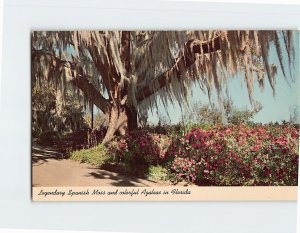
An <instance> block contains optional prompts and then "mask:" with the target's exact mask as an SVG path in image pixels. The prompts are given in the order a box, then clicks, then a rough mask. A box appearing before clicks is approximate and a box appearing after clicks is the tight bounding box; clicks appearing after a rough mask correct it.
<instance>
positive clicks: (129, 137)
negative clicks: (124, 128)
mask: <svg viewBox="0 0 300 233" xmlns="http://www.w3.org/2000/svg"><path fill="white" fill-rule="evenodd" d="M170 144H171V139H169V138H168V137H167V136H166V135H163V134H157V133H150V132H148V131H146V130H138V131H135V132H131V133H128V134H126V135H125V136H124V137H118V138H115V139H114V140H113V141H111V142H110V143H109V144H108V150H109V151H110V153H111V154H112V155H113V157H114V161H115V162H118V163H120V162H123V163H125V164H126V165H127V166H128V170H131V172H133V173H135V171H136V170H137V169H138V167H139V168H140V169H142V168H143V167H145V166H148V167H149V166H150V165H157V164H160V163H161V162H162V161H164V159H165V154H166V152H167V149H168V147H169V145H170Z"/></svg>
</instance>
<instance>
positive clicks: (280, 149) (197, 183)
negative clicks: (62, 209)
mask: <svg viewBox="0 0 300 233" xmlns="http://www.w3.org/2000/svg"><path fill="white" fill-rule="evenodd" d="M298 41H299V31H291V30H206V31H203V30H202V31H201V30H199V31H191V30H186V31H183V30H182V31H32V33H31V93H32V96H31V114H32V115H31V130H32V132H31V133H32V153H31V156H32V159H31V161H32V199H33V200H34V201H216V200H218V201H221V200H231V201H232V200H233V201H234V200H236V201H239V200H296V198H297V185H298V160H299V122H300V117H299V107H300V105H299V99H300V94H299V93H300V91H299V81H300V77H299V66H298V64H299V43H298Z"/></svg>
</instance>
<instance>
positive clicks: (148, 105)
mask: <svg viewBox="0 0 300 233" xmlns="http://www.w3.org/2000/svg"><path fill="white" fill-rule="evenodd" d="M271 46H274V48H275V50H276V54H277V57H278V60H279V64H280V67H279V69H280V70H281V71H282V73H283V76H284V77H285V78H286V79H288V78H290V77H291V75H290V74H289V73H288V70H287V69H289V70H291V66H292V64H293V62H294V47H293V32H292V31H218V30H213V31H34V32H32V44H31V53H32V85H33V86H35V85H39V83H41V80H46V81H48V82H52V83H54V84H55V86H56V87H57V88H58V89H60V90H63V92H64V93H65V92H66V91H67V90H73V91H74V92H77V93H78V94H79V95H80V93H81V95H83V96H84V98H85V102H86V103H92V104H95V105H96V106H97V107H98V108H100V109H101V110H102V111H103V113H105V114H107V115H108V118H109V124H108V131H107V135H106V137H105V139H104V141H108V140H110V139H111V138H112V137H113V135H114V134H115V133H116V132H117V131H119V132H120V133H124V132H125V131H126V130H128V129H129V130H130V129H134V128H136V127H137V118H138V116H142V115H143V114H145V112H147V111H148V110H149V109H153V108H157V107H158V105H157V101H158V99H159V98H160V99H161V100H162V103H163V104H164V105H165V106H166V105H168V104H169V103H174V102H175V101H177V102H178V103H179V104H182V103H183V102H184V101H186V102H188V97H189V93H190V91H191V85H192V84H193V83H195V82H198V84H199V89H201V90H202V91H204V92H206V93H207V94H208V96H210V95H211V91H212V90H213V89H215V90H216V92H217V94H218V98H219V99H221V95H222V90H223V88H226V83H227V81H228V80H229V79H230V78H232V77H236V76H235V75H236V74H237V73H242V74H244V80H245V82H246V85H247V90H248V96H249V101H250V103H251V104H252V106H253V107H254V108H255V107H256V101H255V99H254V96H253V88H254V83H255V82H256V81H257V82H258V83H259V86H260V87H261V88H262V89H263V88H264V86H265V82H266V81H265V79H267V80H268V83H269V84H270V86H271V88H272V89H273V92H274V93H275V75H276V73H277V70H278V67H277V66H276V65H274V64H271V63H270V61H269V60H270V59H269V53H270V48H271ZM285 55H286V57H287V59H286V60H287V61H285V59H284V57H285ZM286 63H287V64H288V65H287V66H286Z"/></svg>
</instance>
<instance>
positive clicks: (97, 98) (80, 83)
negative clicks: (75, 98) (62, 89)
mask: <svg viewBox="0 0 300 233" xmlns="http://www.w3.org/2000/svg"><path fill="white" fill-rule="evenodd" d="M31 56H32V62H33V61H34V58H35V57H36V56H49V58H50V59H51V60H52V61H55V62H53V66H55V67H58V66H66V67H71V72H72V77H73V79H72V80H71V82H72V83H73V84H74V85H75V86H76V87H78V88H79V89H80V90H81V91H82V92H83V93H84V95H85V96H87V97H88V98H89V99H90V101H92V102H93V103H94V104H95V105H96V106H97V107H98V108H99V109H101V111H102V112H104V113H106V112H108V111H109V105H110V104H109V100H108V99H106V98H104V97H103V95H102V94H101V93H100V91H99V90H98V89H97V88H96V87H95V86H94V85H93V84H92V83H91V82H90V81H89V79H88V77H87V76H86V75H84V74H76V75H74V72H73V71H74V70H77V71H78V70H81V71H82V69H76V68H75V67H76V66H77V67H78V64H75V63H72V62H70V61H65V60H61V59H59V58H57V57H56V56H54V55H53V54H52V53H51V52H48V51H44V50H37V49H35V48H32V51H31Z"/></svg>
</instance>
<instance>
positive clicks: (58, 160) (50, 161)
mask: <svg viewBox="0 0 300 233" xmlns="http://www.w3.org/2000/svg"><path fill="white" fill-rule="evenodd" d="M32 185H33V187H38V186H165V185H168V184H167V183H164V182H159V183H158V182H154V181H150V180H147V179H139V178H132V177H126V176H123V175H120V174H118V173H115V172H111V171H106V170H102V169H99V168H95V167H92V166H90V165H87V164H81V163H78V162H75V161H72V160H69V159H65V158H64V156H63V154H62V153H59V152H57V151H55V150H54V149H52V148H43V147H40V146H38V145H33V147H32Z"/></svg>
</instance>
